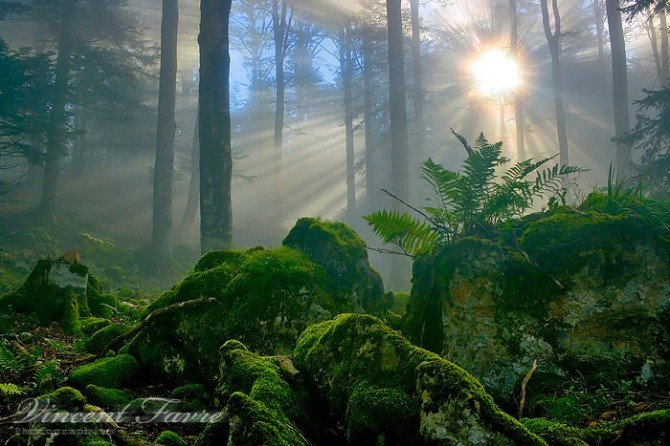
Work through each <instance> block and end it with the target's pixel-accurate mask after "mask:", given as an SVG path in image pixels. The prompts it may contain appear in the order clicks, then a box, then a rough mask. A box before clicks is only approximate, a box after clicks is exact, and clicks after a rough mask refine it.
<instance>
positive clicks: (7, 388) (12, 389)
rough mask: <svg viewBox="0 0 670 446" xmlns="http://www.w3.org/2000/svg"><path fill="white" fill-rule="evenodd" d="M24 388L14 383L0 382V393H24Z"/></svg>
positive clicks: (8, 394)
mask: <svg viewBox="0 0 670 446" xmlns="http://www.w3.org/2000/svg"><path fill="white" fill-rule="evenodd" d="M23 392H24V389H23V388H21V387H19V386H17V385H16V384H12V383H0V395H4V396H16V395H23Z"/></svg>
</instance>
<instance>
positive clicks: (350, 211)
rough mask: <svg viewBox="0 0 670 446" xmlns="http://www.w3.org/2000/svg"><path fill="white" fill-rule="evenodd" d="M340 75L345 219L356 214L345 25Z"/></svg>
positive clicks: (350, 80)
mask: <svg viewBox="0 0 670 446" xmlns="http://www.w3.org/2000/svg"><path fill="white" fill-rule="evenodd" d="M339 46H340V72H341V73H340V74H341V77H342V90H343V92H344V98H343V100H344V103H343V105H344V128H345V139H346V163H347V217H348V218H350V219H351V218H353V217H354V215H355V212H356V177H355V165H354V107H353V104H352V97H353V94H352V83H353V77H354V76H353V69H354V67H353V57H352V50H351V24H349V23H347V24H346V25H345V26H344V27H343V28H342V30H341V31H340V45H339Z"/></svg>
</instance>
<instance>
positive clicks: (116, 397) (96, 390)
mask: <svg viewBox="0 0 670 446" xmlns="http://www.w3.org/2000/svg"><path fill="white" fill-rule="evenodd" d="M86 397H87V398H88V401H90V403H91V404H94V405H96V406H100V407H103V408H106V409H109V408H119V407H124V406H125V405H126V404H128V403H129V402H130V398H129V397H128V394H127V393H126V392H124V391H123V390H119V389H108V388H105V387H99V386H96V385H94V384H89V385H88V386H86Z"/></svg>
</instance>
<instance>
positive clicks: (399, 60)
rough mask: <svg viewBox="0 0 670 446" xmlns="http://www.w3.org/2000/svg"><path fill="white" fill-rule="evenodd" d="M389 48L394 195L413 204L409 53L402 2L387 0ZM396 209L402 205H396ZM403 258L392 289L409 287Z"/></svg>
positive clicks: (394, 265) (395, 263)
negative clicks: (407, 77) (407, 79)
mask: <svg viewBox="0 0 670 446" xmlns="http://www.w3.org/2000/svg"><path fill="white" fill-rule="evenodd" d="M386 15H387V21H388V25H387V30H388V45H389V48H388V50H389V93H390V114H391V177H392V183H391V184H392V187H393V193H394V194H395V195H397V196H398V197H400V198H401V199H403V200H409V166H408V153H407V152H408V139H407V138H408V137H407V109H406V108H405V103H406V94H405V52H404V37H403V27H402V2H401V0H386ZM393 204H394V206H398V203H397V202H395V201H394V203H393ZM403 260H404V259H402V258H401V257H400V256H397V255H396V256H393V257H392V258H391V283H390V285H391V287H393V288H395V289H402V288H403V286H405V285H406V283H405V282H406V281H405V277H406V276H407V269H408V268H407V263H406V262H403Z"/></svg>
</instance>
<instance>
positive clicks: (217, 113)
mask: <svg viewBox="0 0 670 446" xmlns="http://www.w3.org/2000/svg"><path fill="white" fill-rule="evenodd" d="M231 3H232V0H201V2H200V13H201V20H200V35H199V36H198V43H199V46H200V95H199V96H200V97H199V107H198V109H199V113H200V130H199V131H200V244H201V251H202V252H203V253H205V252H208V251H211V250H216V249H225V248H229V247H230V246H231V243H232V226H233V218H232V217H233V216H232V197H231V192H232V172H233V158H232V146H231V136H232V135H231V133H232V128H231V116H230V52H229V49H230V38H229V21H230V9H231Z"/></svg>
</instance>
